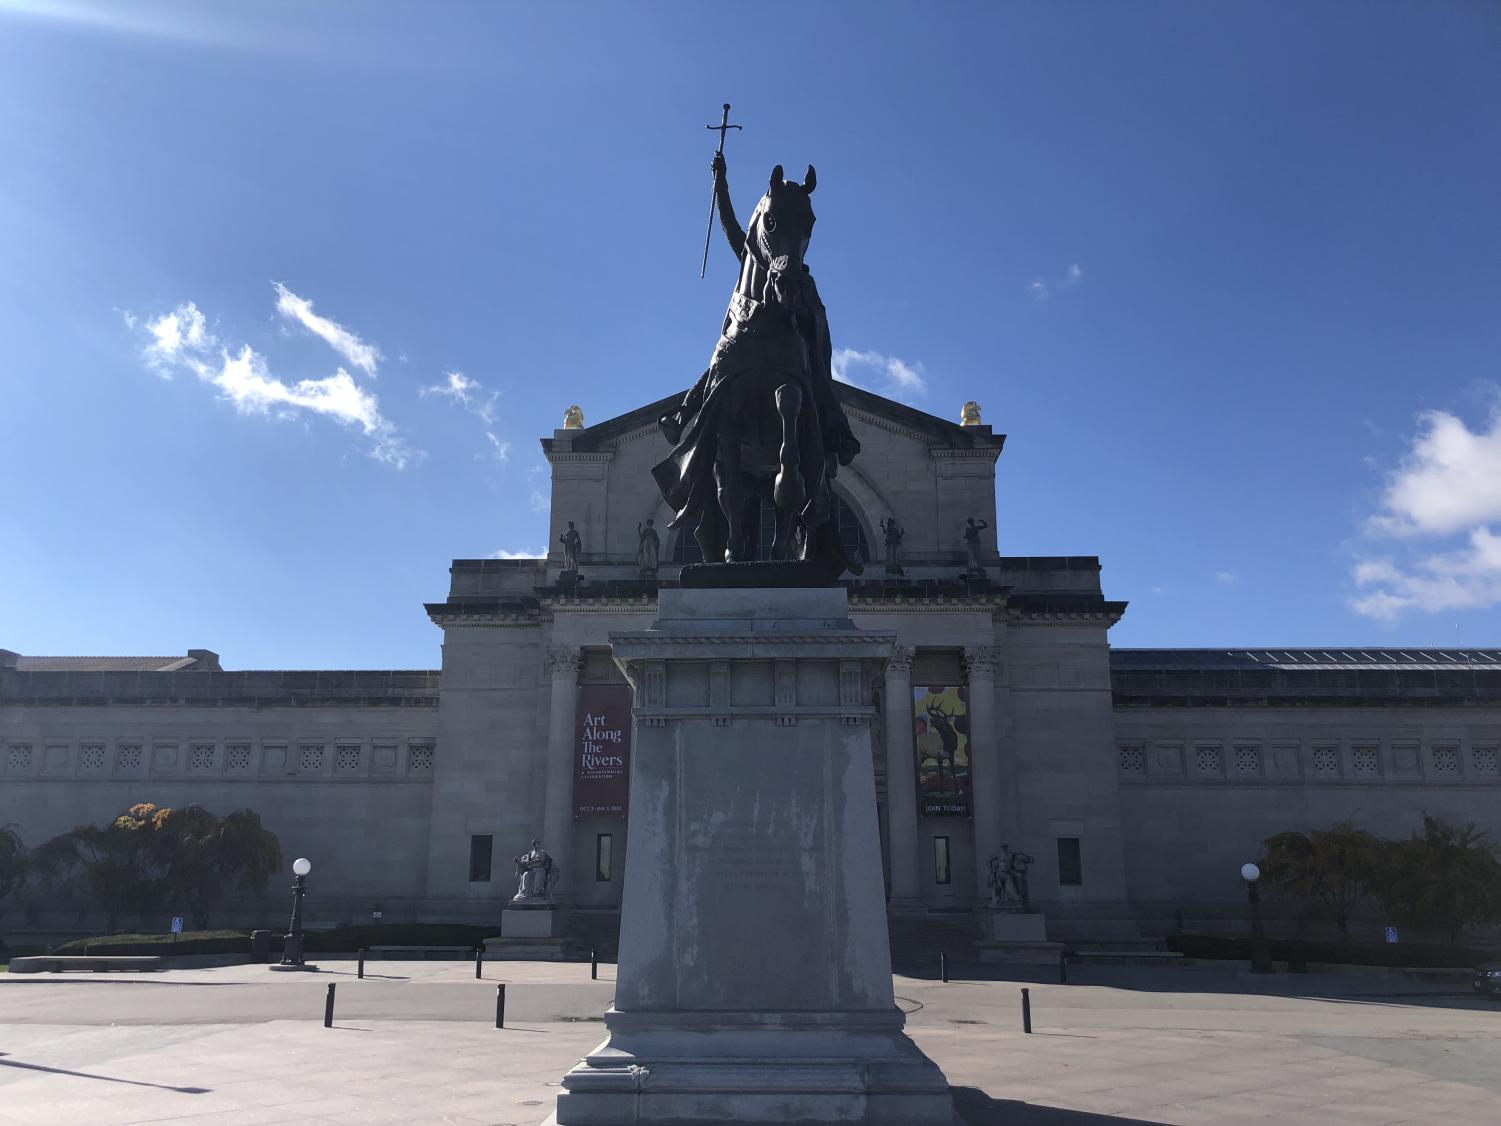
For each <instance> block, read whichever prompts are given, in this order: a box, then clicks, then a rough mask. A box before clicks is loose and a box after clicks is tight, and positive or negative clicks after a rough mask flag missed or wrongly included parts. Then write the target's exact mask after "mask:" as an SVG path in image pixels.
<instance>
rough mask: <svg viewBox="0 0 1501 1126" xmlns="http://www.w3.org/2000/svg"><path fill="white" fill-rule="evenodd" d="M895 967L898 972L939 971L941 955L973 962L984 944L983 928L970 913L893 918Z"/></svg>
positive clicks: (949, 912)
mask: <svg viewBox="0 0 1501 1126" xmlns="http://www.w3.org/2000/svg"><path fill="white" fill-rule="evenodd" d="M888 921H889V925H890V928H891V966H892V968H893V969H894V970H896V971H897V972H899V973H900V972H902V971H904V970H913V971H917V972H919V973H922V972H932V973H937V971H938V955H939V954H947V955H948V956H949V960H950V962H959V961H964V962H969V961H971V960H973V959H974V957H975V943H976V942H978V941H979V940H980V924H979V922H978V921H977V920H976V919H975V916H974V913H973V912H970V911H929V912H926V913H923V914H906V913H902V914H892V915H890V916H889V917H888Z"/></svg>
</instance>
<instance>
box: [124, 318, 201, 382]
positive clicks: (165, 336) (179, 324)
mask: <svg viewBox="0 0 1501 1126" xmlns="http://www.w3.org/2000/svg"><path fill="white" fill-rule="evenodd" d="M127 323H129V322H127ZM131 327H132V328H133V327H135V326H134V325H133V324H131ZM146 335H147V337H148V340H147V342H146V347H145V350H144V355H145V357H146V363H147V366H149V367H150V368H151V370H152V371H154V372H156V373H157V374H158V375H160V376H162V377H163V378H164V379H171V378H172V367H173V365H174V364H178V363H180V362H182V360H183V357H184V356H186V355H189V354H191V353H198V352H204V351H207V350H208V349H210V348H212V347H213V346H214V345H215V344H217V343H218V341H217V340H216V339H215V338H214V335H213V334H212V333H211V332H209V331H208V323H207V321H206V320H205V319H204V316H203V314H202V313H200V312H199V311H198V306H197V305H195V304H193V302H191V301H185V302H184V303H183V304H181V305H179V306H178V307H177V308H175V309H173V310H172V311H171V312H170V313H163V314H162V315H161V316H159V317H154V318H152V319H151V320H148V321H147V322H146Z"/></svg>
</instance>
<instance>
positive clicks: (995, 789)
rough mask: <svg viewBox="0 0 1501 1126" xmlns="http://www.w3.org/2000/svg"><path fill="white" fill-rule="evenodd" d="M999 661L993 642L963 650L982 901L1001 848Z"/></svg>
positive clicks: (978, 887) (978, 885)
mask: <svg viewBox="0 0 1501 1126" xmlns="http://www.w3.org/2000/svg"><path fill="white" fill-rule="evenodd" d="M999 661H1000V657H999V654H998V652H997V649H996V647H995V646H993V645H976V646H971V647H970V648H967V649H965V650H964V663H965V667H966V668H967V669H968V672H969V750H970V756H969V779H970V800H971V801H972V802H973V805H974V826H975V894H976V896H977V897H978V899H979V902H981V903H984V902H985V901H986V900H988V899H989V898H990V889H989V888H987V887H986V886H985V880H986V878H987V876H988V875H989V870H990V858H991V857H992V856H994V855H996V854H997V853H999V852H1000V850H1001V833H1002V824H1003V821H1004V820H1005V818H1004V809H1003V806H1002V801H1003V800H1004V799H1003V795H1002V770H1001V762H1000V754H1001V739H1000V731H999V729H998V723H997V720H996V714H995V672H996V665H997V664H998V663H999ZM1012 843H1013V844H1017V842H1012ZM1018 847H1019V844H1018Z"/></svg>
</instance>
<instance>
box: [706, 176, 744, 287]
mask: <svg viewBox="0 0 1501 1126" xmlns="http://www.w3.org/2000/svg"><path fill="white" fill-rule="evenodd" d="M710 167H711V170H712V171H713V173H714V203H715V207H716V209H717V210H718V212H719V225H720V227H721V228H723V230H724V237H725V238H727V239H729V240H730V249H731V250H733V251H734V252H735V257H736V258H737V259H740V260H742V261H743V260H744V258H745V231H744V229H743V228H742V227H741V226H740V224H739V222H738V221H737V220H736V219H735V205H734V204H733V203H731V202H730V186H729V184H728V183H727V182H726V181H725V175H724V156H723V155H722V154H720V153H715V154H714V163H713V164H712V165H711V166H710Z"/></svg>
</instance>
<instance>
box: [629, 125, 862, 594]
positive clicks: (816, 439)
mask: <svg viewBox="0 0 1501 1126" xmlns="http://www.w3.org/2000/svg"><path fill="white" fill-rule="evenodd" d="M712 171H713V174H714V199H715V209H716V211H717V213H718V215H719V221H720V226H721V228H722V229H723V231H724V234H725V237H726V238H727V239H728V240H729V243H730V249H731V250H733V251H734V253H735V257H736V258H737V259H738V260H739V262H740V277H739V280H738V282H737V283H736V286H735V291H734V293H733V294H732V295H731V298H730V306H729V311H728V312H727V313H726V315H725V318H724V323H723V326H722V328H721V331H720V336H719V342H718V344H717V345H716V346H715V348H714V353H713V355H712V357H711V358H710V361H709V367H708V369H707V370H706V371H705V372H704V374H703V375H702V376H701V377H700V379H699V380H698V382H697V383H696V384H694V386H693V389H692V390H690V391H689V392H688V394H687V396H686V397H685V398H684V399H683V401H682V403H681V404H679V406H678V407H677V409H676V410H674V411H673V412H672V413H671V414H668V415H667V416H665V417H664V418H662V419H661V429H662V433H663V434H664V435H665V436H666V438H667V440H668V441H669V442H670V443H672V447H673V448H672V452H671V453H670V454H669V455H668V456H667V457H666V458H665V459H663V460H662V461H661V462H660V463H658V464H657V465H656V466H654V467H653V469H652V476H653V477H654V478H655V479H656V481H657V485H658V487H659V488H660V489H661V491H662V496H663V498H664V499H665V500H666V501H667V504H668V505H669V507H671V508H672V510H673V512H674V513H676V515H675V516H674V518H673V519H672V521H671V522H670V523H669V524H668V527H670V528H691V529H693V534H694V537H695V538H696V539H697V541H698V544H699V547H700V548H701V550H702V552H703V558H704V561H705V562H706V563H716V562H724V563H737V562H745V561H751V560H755V559H756V558H757V557H758V554H759V553H760V548H761V547H762V545H760V544H759V543H758V542H757V540H758V537H759V534H760V518H759V511H760V505H761V500H762V498H763V497H766V498H768V499H770V501H771V502H772V504H773V505H774V506H775V508H776V522H775V533H774V536H773V539H772V543H771V551H770V554H771V557H772V558H773V559H775V560H791V559H794V558H798V559H802V560H805V561H808V562H810V563H816V564H819V566H815V567H811V568H808V569H807V570H808V571H809V573H810V580H809V581H811V582H815V583H816V582H828V583H832V582H834V581H835V580H836V579H837V578H838V577H839V575H840V574H841V573H842V572H843V571H845V570H849V571H851V572H854V573H856V574H858V573H859V572H860V571H861V569H862V564H861V563H860V561H859V560H858V559H857V558H854V557H853V553H852V552H850V551H848V550H847V549H846V548H845V547H844V545H843V544H841V542H840V539H839V535H838V529H837V526H836V522H835V518H834V497H833V491H832V482H833V479H834V476H835V474H836V473H837V472H838V470H839V467H840V466H841V465H848V464H849V463H850V462H851V460H853V459H854V457H855V455H856V454H858V453H859V452H860V443H859V442H858V441H856V439H855V435H854V433H853V431H852V430H851V429H850V425H849V421H848V420H847V419H846V418H845V415H844V409H843V408H842V407H841V406H840V405H839V400H838V399H837V398H836V397H835V394H834V377H833V367H832V356H833V347H832V345H831V343H830V339H829V322H828V317H827V315H826V313H825V312H824V307H823V302H822V301H820V300H819V297H818V289H817V287H816V286H815V285H814V283H813V275H812V274H811V273H810V272H809V271H808V267H807V265H806V264H805V263H804V261H803V254H804V252H805V251H806V249H807V246H808V239H809V237H810V236H811V235H812V233H813V207H812V204H811V202H810V197H811V196H812V194H813V190H814V187H815V186H816V184H817V176H816V174H815V173H814V171H813V168H812V166H811V165H810V166H809V168H808V172H807V175H806V176H805V177H804V179H803V182H802V183H801V184H798V183H794V182H792V181H789V180H786V179H784V178H783V175H782V167H781V165H777V167H776V168H774V169H772V172H771V178H770V181H769V182H768V185H767V190H766V194H765V195H763V196H762V197H761V199H760V201H759V202H758V203H757V204H756V208H755V210H754V212H752V214H751V218H750V222H749V224H747V226H746V227H745V228H744V229H742V228H741V227H740V224H739V223H738V222H737V221H736V218H735V209H734V206H733V205H732V204H731V202H730V193H729V188H728V186H727V184H726V182H725V163H724V157H723V156H722V155H719V154H716V155H715V157H714V162H713V165H712ZM812 572H817V573H818V575H817V577H816V578H813V577H811V575H812Z"/></svg>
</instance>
